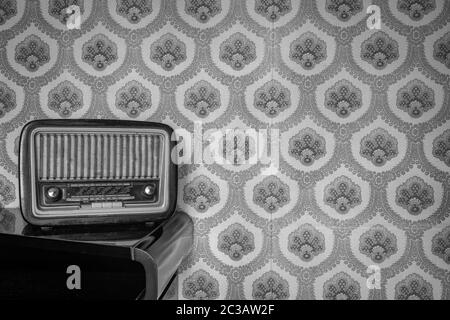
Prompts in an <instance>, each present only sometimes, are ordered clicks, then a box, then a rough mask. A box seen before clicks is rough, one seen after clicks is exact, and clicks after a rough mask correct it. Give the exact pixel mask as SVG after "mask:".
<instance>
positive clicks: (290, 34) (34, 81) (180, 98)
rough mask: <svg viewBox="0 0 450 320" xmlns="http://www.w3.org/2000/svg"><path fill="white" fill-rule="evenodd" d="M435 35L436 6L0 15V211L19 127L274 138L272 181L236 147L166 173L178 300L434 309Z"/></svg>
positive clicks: (119, 1) (199, 2) (438, 181)
mask: <svg viewBox="0 0 450 320" xmlns="http://www.w3.org/2000/svg"><path fill="white" fill-rule="evenodd" d="M71 4H76V5H78V6H79V7H80V9H81V13H82V25H81V29H80V30H76V29H74V30H68V29H67V27H66V20H67V18H68V16H67V14H66V13H65V8H66V7H67V6H68V5H71ZM371 4H374V5H377V6H379V8H380V10H381V11H380V13H381V19H382V23H381V28H380V29H369V28H368V27H367V24H366V20H367V18H368V16H369V15H368V14H366V9H367V7H368V6H369V5H371ZM449 21H450V1H444V0H398V1H375V0H374V1H367V0H322V1H311V0H302V1H300V0H298V1H297V0H249V1H239V0H230V1H225V0H222V1H220V0H185V1H184V0H180V1H174V0H172V1H163V0H112V1H105V0H99V1H88V0H84V1H83V0H50V1H44V0H43V1H36V0H33V1H31V0H29V1H22V0H0V71H1V73H0V199H1V203H2V205H3V207H6V208H17V207H18V194H17V193H18V178H17V151H18V150H17V147H18V137H19V134H20V130H21V128H22V127H23V125H24V124H25V123H26V122H27V121H29V120H32V119H42V118H108V119H134V120H151V121H160V122H164V123H167V124H170V125H171V126H173V127H174V128H184V129H186V130H188V131H190V132H193V131H194V123H195V122H201V123H202V126H203V130H208V129H212V128H222V129H223V128H254V129H257V130H260V129H268V128H275V129H279V130H280V135H281V145H280V165H279V171H278V172H275V173H274V174H273V175H264V174H261V172H262V170H263V169H264V168H263V167H264V165H263V164H262V163H259V162H258V163H256V164H252V165H245V164H242V163H240V162H239V161H238V160H239V159H240V158H248V157H249V155H250V154H251V153H252V152H254V150H252V148H251V147H249V145H250V143H249V140H248V139H247V138H245V137H242V136H235V137H234V138H233V142H234V143H232V144H229V145H227V148H225V149H224V151H223V153H224V154H226V153H228V155H230V154H231V155H233V157H232V158H233V159H234V160H233V161H232V163H230V164H227V165H220V164H217V163H215V164H192V165H183V166H181V167H180V170H179V171H180V185H179V199H178V207H179V208H180V209H182V210H185V211H186V212H188V213H189V214H190V215H191V216H192V218H193V220H194V222H195V247H194V250H193V253H192V254H191V256H190V257H189V259H187V261H185V263H184V264H183V266H182V268H181V270H180V278H179V281H178V297H179V298H180V299H225V298H226V299H229V298H231V299H346V298H347V299H449V298H450V224H449V222H450V218H449V208H450V193H449V192H450V120H449V119H450V108H449V105H450V101H449V99H450V93H449V90H450V24H449V23H450V22H449ZM11 212H13V214H12V213H11ZM14 214H19V213H18V211H17V210H16V211H14V210H3V211H2V213H1V214H0V229H1V230H8V229H12V228H14V227H15V221H16V219H15V216H14ZM369 266H370V267H369ZM378 271H379V272H378ZM374 276H375V277H374ZM378 276H379V277H378ZM367 279H372V280H373V282H370V283H372V284H377V280H380V282H379V286H377V285H375V286H372V287H370V286H367ZM372 280H371V281H372ZM369 288H370V289H369Z"/></svg>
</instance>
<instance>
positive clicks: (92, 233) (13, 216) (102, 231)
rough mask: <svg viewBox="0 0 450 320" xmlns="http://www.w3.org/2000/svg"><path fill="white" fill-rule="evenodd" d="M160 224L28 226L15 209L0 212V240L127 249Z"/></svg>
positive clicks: (19, 212)
mask: <svg viewBox="0 0 450 320" xmlns="http://www.w3.org/2000/svg"><path fill="white" fill-rule="evenodd" d="M158 226H160V223H146V224H144V223H141V224H134V225H130V224H128V225H123V224H122V225H86V226H59V227H51V228H42V227H38V226H33V225H31V224H29V223H28V222H27V221H26V220H25V219H24V218H23V216H22V213H21V211H20V209H19V208H12V209H11V208H1V209H0V239H1V238H2V236H3V237H6V236H9V237H10V236H20V237H21V238H39V239H48V240H59V241H62V242H63V241H70V242H85V243H90V244H99V245H102V244H103V245H114V246H125V247H131V246H134V245H136V244H137V243H139V242H141V241H142V240H143V239H147V238H148V237H149V235H150V234H152V233H154V232H155V230H156V229H158Z"/></svg>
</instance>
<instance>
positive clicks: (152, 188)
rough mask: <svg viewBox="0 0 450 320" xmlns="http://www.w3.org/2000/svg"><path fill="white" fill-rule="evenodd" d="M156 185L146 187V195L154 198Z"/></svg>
mask: <svg viewBox="0 0 450 320" xmlns="http://www.w3.org/2000/svg"><path fill="white" fill-rule="evenodd" d="M155 188H156V187H155V185H154V184H153V183H151V184H149V185H146V186H145V188H144V193H145V195H147V196H152V195H153V194H154V193H155Z"/></svg>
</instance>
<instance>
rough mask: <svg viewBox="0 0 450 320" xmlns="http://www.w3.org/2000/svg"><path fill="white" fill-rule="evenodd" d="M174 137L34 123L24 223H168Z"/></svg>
mask: <svg viewBox="0 0 450 320" xmlns="http://www.w3.org/2000/svg"><path fill="white" fill-rule="evenodd" d="M172 133H173V130H172V128H170V127H169V126H167V125H165V124H160V123H153V122H141V121H122V120H35V121H32V122H29V123H28V124H27V125H26V126H25V127H24V128H23V130H22V133H21V136H20V150H19V176H20V185H19V192H20V202H21V203H20V205H21V210H22V214H23V216H24V218H25V220H26V221H27V222H29V223H30V224H33V225H38V226H57V225H86V224H116V223H137V222H156V221H161V220H166V219H168V218H169V217H170V216H171V214H172V213H173V212H174V210H175V207H176V197H177V166H176V164H175V163H174V162H173V161H171V155H172V149H173V148H174V146H175V142H174V141H172V139H171V138H172Z"/></svg>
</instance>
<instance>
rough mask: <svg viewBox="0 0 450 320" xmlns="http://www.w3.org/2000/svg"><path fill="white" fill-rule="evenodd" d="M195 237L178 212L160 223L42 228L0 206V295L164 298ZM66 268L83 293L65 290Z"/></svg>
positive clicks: (190, 226)
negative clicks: (75, 270) (74, 267)
mask: <svg viewBox="0 0 450 320" xmlns="http://www.w3.org/2000/svg"><path fill="white" fill-rule="evenodd" d="M192 234H193V223H192V220H191V219H190V218H189V216H188V215H187V214H185V213H183V212H176V213H174V214H173V216H172V217H171V218H170V219H168V220H167V221H164V222H162V223H153V224H151V223H150V224H139V225H117V226H80V227H57V228H48V229H46V228H44V229H43V228H39V227H35V226H32V225H30V224H28V223H27V222H26V221H25V220H24V219H23V218H22V215H21V213H20V210H18V209H1V211H0V298H11V299H17V298H19V299H21V298H37V299H40V298H61V299H64V298H67V299H162V298H164V295H165V292H166V291H167V289H168V287H169V285H170V284H171V283H172V281H174V280H176V274H177V268H178V267H179V265H180V263H181V262H182V260H183V259H184V258H185V257H186V256H187V255H188V254H189V252H190V251H191V248H192V243H193V237H192ZM70 266H76V268H79V271H80V272H79V276H80V277H79V278H80V284H81V288H80V289H77V288H72V287H73V286H70V285H69V286H68V285H67V282H68V280H69V282H70V281H71V280H73V278H71V280H70V279H69V278H70V277H71V276H72V275H74V274H75V273H74V272H73V270H71V269H70V268H69V267H70ZM68 268H69V270H68ZM69 287H70V288H69Z"/></svg>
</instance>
